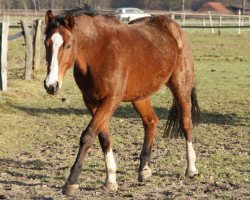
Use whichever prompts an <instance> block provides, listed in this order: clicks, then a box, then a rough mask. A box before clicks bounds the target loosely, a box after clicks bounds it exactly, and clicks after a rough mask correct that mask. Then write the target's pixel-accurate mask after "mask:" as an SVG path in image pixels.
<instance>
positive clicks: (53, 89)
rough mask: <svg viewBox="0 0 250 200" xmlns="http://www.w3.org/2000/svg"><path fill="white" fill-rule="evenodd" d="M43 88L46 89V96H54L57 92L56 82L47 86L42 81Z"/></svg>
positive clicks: (57, 84)
mask: <svg viewBox="0 0 250 200" xmlns="http://www.w3.org/2000/svg"><path fill="white" fill-rule="evenodd" d="M44 88H45V89H46V91H47V93H48V94H56V93H57V92H58V90H59V83H58V81H57V82H56V83H54V84H50V85H47V84H46V80H45V81H44Z"/></svg>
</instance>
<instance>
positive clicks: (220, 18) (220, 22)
mask: <svg viewBox="0 0 250 200" xmlns="http://www.w3.org/2000/svg"><path fill="white" fill-rule="evenodd" d="M221 24H222V16H220V17H219V27H221ZM220 34H221V30H220V28H218V35H220Z"/></svg>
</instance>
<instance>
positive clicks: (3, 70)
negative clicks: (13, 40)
mask: <svg viewBox="0 0 250 200" xmlns="http://www.w3.org/2000/svg"><path fill="white" fill-rule="evenodd" d="M8 33H9V16H3V23H0V44H1V45H0V57H1V62H0V90H2V91H6V90H7V51H8Z"/></svg>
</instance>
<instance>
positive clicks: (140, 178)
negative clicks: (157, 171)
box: [138, 167, 152, 182]
mask: <svg viewBox="0 0 250 200" xmlns="http://www.w3.org/2000/svg"><path fill="white" fill-rule="evenodd" d="M151 175H152V170H151V169H150V168H149V167H147V168H144V169H143V170H142V171H140V172H139V176H138V181H139V182H144V181H146V180H147V179H148V178H149V177H150V176H151Z"/></svg>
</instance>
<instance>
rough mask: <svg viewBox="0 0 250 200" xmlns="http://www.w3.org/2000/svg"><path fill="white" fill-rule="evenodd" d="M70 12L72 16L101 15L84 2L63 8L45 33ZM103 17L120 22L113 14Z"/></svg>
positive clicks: (56, 26)
mask: <svg viewBox="0 0 250 200" xmlns="http://www.w3.org/2000/svg"><path fill="white" fill-rule="evenodd" d="M68 13H69V14H72V15H73V16H74V17H78V16H82V15H88V16H90V17H93V16H97V15H101V14H100V13H99V11H98V10H96V9H93V8H92V7H91V6H89V5H88V4H84V5H83V7H75V8H72V9H69V10H63V11H62V12H61V13H60V14H58V15H57V16H56V17H55V20H53V21H52V22H51V23H50V24H48V26H47V27H46V29H45V34H46V35H47V34H48V33H49V32H50V31H51V30H52V29H54V28H58V27H59V26H60V25H63V24H64V21H63V19H64V17H65V16H66V15H67V14H68ZM102 16H103V17H105V18H107V20H111V21H112V22H114V23H116V24H120V21H119V20H118V19H117V18H116V17H115V16H114V15H113V14H104V15H102Z"/></svg>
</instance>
